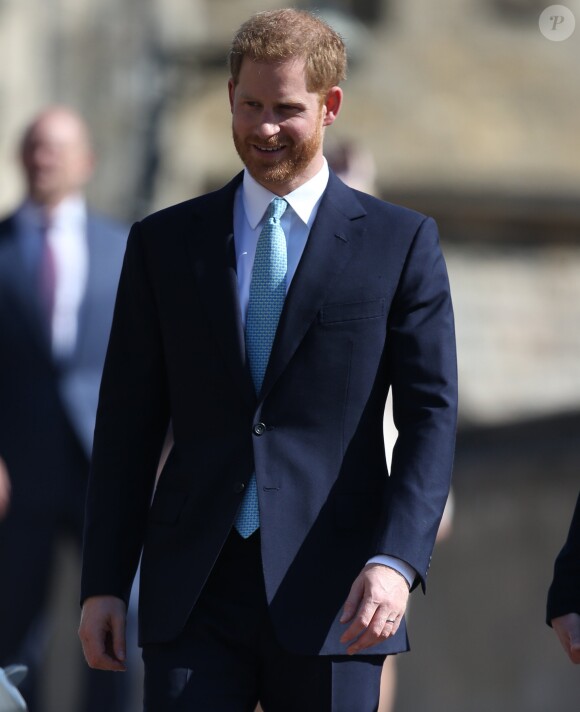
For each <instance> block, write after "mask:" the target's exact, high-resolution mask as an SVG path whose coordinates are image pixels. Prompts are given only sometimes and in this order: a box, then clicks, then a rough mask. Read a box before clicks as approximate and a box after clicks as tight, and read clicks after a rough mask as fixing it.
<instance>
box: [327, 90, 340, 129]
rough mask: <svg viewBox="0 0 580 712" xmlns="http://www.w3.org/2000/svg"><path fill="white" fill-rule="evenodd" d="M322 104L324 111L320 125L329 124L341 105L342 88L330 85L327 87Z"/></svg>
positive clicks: (333, 119)
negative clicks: (329, 87) (330, 86)
mask: <svg viewBox="0 0 580 712" xmlns="http://www.w3.org/2000/svg"><path fill="white" fill-rule="evenodd" d="M322 106H323V112H324V120H323V123H322V125H323V126H330V124H333V123H334V121H335V119H336V117H337V116H338V112H339V111H340V107H341V106H342V89H341V88H340V87H332V88H331V89H329V90H328V92H327V94H326V98H325V99H324V102H323V105H322Z"/></svg>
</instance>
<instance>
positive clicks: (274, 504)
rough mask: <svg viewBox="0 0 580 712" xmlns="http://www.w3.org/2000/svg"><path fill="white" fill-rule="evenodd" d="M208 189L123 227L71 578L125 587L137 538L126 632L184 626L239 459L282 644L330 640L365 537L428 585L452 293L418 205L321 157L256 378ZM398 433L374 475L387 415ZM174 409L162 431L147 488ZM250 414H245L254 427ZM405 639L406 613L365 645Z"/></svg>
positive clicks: (444, 448)
mask: <svg viewBox="0 0 580 712" xmlns="http://www.w3.org/2000/svg"><path fill="white" fill-rule="evenodd" d="M240 179H241V176H237V177H236V178H235V179H234V180H233V181H232V182H231V183H230V184H228V185H227V186H226V187H225V188H223V189H221V190H219V191H217V192H215V193H211V194H208V195H205V196H202V197H199V198H196V199H193V200H190V201H188V202H185V203H183V204H180V205H177V206H174V207H171V208H168V209H166V210H163V211H161V212H159V213H156V214H154V215H152V216H150V217H148V218H147V219H145V220H144V221H142V222H140V223H137V224H135V225H134V227H133V229H132V231H131V234H130V237H129V242H128V246H127V252H126V256H125V263H124V267H123V272H122V276H121V282H120V287H119V295H118V301H117V305H116V309H115V316H114V320H113V328H112V333H111V340H110V344H109V351H108V355H107V360H106V364H105V370H104V375H103V383H102V387H101V396H100V403H99V412H98V416H97V426H96V431H95V448H94V453H93V462H92V469H91V476H90V481H89V493H88V499H87V518H86V531H85V552H84V571H83V583H82V595H83V597H84V598H86V597H87V596H90V595H96V594H113V595H117V596H120V597H123V598H125V599H127V596H128V593H129V589H130V585H131V579H132V577H133V575H134V572H135V569H136V567H137V563H138V559H139V555H140V553H141V550H142V548H143V558H142V564H141V588H140V623H141V642H143V643H149V642H156V641H167V640H171V639H173V638H174V637H175V636H177V635H178V634H179V632H180V631H181V629H182V628H183V626H184V624H185V621H186V619H187V617H188V615H189V613H190V611H191V609H192V607H193V606H194V604H195V602H196V599H197V597H198V595H199V592H200V590H201V588H202V587H203V585H204V582H205V581H206V579H207V576H208V574H209V572H210V570H211V568H212V566H213V564H214V562H215V560H216V558H217V556H218V554H219V552H220V548H221V546H222V545H223V543H224V541H225V539H226V537H227V536H228V533H229V532H230V530H231V527H232V523H233V521H234V518H235V515H236V511H237V509H238V507H239V505H240V502H241V499H242V496H243V490H244V487H245V485H246V483H247V482H248V479H249V477H250V475H251V473H252V472H253V471H254V470H255V472H256V478H257V484H258V495H259V503H260V513H261V514H260V521H261V542H262V544H261V546H262V560H263V571H264V579H265V584H266V593H267V599H268V604H269V610H270V614H271V617H272V621H273V624H274V627H275V630H276V635H277V636H278V638H279V640H280V642H281V643H282V644H283V645H284V646H285V647H286V648H287V649H289V650H293V651H297V652H303V653H321V654H342V653H344V645H341V644H340V643H339V637H340V635H341V633H342V631H343V630H344V627H343V626H341V625H340V624H339V623H338V618H339V616H340V613H341V609H342V605H343V603H344V600H345V599H346V596H347V595H348V592H349V589H350V586H351V584H352V582H353V581H354V579H355V577H356V576H357V575H358V573H359V572H360V570H361V568H362V567H363V566H364V565H365V563H366V561H367V559H368V558H369V557H370V556H372V555H373V554H376V553H385V554H391V555H393V556H397V557H399V558H401V559H403V560H405V561H407V562H408V563H409V564H411V565H412V566H413V567H414V568H415V569H416V570H417V572H418V581H417V583H418V582H422V583H423V584H424V581H425V577H426V576H427V570H428V568H429V564H430V559H431V551H432V547H433V543H434V540H435V535H436V532H437V528H438V524H439V520H440V518H441V514H442V511H443V507H444V504H445V500H446V497H447V494H448V490H449V484H450V476H451V468H452V459H453V450H454V435H455V427H456V385H457V383H456V361H455V346H454V328H453V315H452V308H451V300H450V294H449V286H448V280H447V275H446V270H445V265H444V260H443V257H442V254H441V251H440V249H439V244H438V235H437V229H436V226H435V223H434V222H433V220H431V219H429V218H426V217H425V216H423V215H420V214H418V213H415V212H412V211H410V210H406V209H403V208H400V207H395V206H393V205H390V204H387V203H384V202H382V201H379V200H376V199H375V198H372V197H370V196H368V195H365V194H363V193H359V192H356V191H353V190H352V189H350V188H347V187H346V186H345V185H344V184H343V183H342V182H341V181H340V180H339V179H338V178H337V177H336V176H335V175H333V174H331V177H330V181H329V185H328V187H327V190H326V192H325V194H324V196H323V199H322V202H321V204H320V208H319V211H318V214H317V217H316V220H315V222H314V225H313V227H312V230H311V232H310V235H309V238H308V242H307V244H306V248H305V250H304V254H303V256H302V259H301V262H300V264H299V266H298V269H297V271H296V274H295V276H294V279H293V281H292V284H291V286H290V289H289V292H288V296H287V299H286V302H285V306H284V310H283V313H282V316H281V319H280V323H279V327H278V331H277V335H276V339H275V342H274V345H273V348H272V352H271V357H270V362H269V365H268V369H267V372H266V375H265V378H264V382H263V386H262V390H261V392H260V393H259V394H258V395H257V396H256V394H255V393H254V390H253V386H252V381H251V377H250V373H249V369H248V364H247V359H246V353H245V347H244V330H243V325H242V323H241V318H240V308H239V303H238V288H237V279H236V271H235V254H234V241H233V235H232V231H233V200H234V194H235V191H236V188H237V187H238V185H239V183H240ZM390 387H392V389H393V395H394V415H395V420H396V425H397V427H398V429H399V433H400V435H399V438H398V441H397V444H396V447H395V450H394V456H393V465H392V472H391V474H390V477H389V475H388V472H387V465H386V461H385V445H384V440H383V413H384V408H385V401H386V397H387V393H388V390H389V388H390ZM170 419H171V422H172V426H173V433H174V438H175V444H174V447H173V449H172V451H171V454H170V456H169V458H168V460H167V463H166V465H165V467H164V469H163V471H162V473H161V475H160V478H159V482H158V485H157V488H156V491H155V496H154V499H153V502H152V504H151V506H150V502H151V497H152V493H153V487H154V480H155V470H156V466H157V461H158V458H159V451H160V447H161V443H162V440H163V437H164V435H165V432H166V428H167V425H168V421H169V420H170ZM257 424H263V425H262V426H260V427H257V428H256V427H255V426H256V425H257ZM406 648H407V639H406V631H405V627H404V626H402V627H401V629H400V631H399V632H398V634H397V635H396V636H394V638H392V639H389V640H388V641H386V642H385V643H383V644H381V645H380V646H377V647H376V648H375V650H376V652H395V651H400V650H404V649H406Z"/></svg>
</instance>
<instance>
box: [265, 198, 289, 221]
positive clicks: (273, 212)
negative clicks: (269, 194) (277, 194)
mask: <svg viewBox="0 0 580 712" xmlns="http://www.w3.org/2000/svg"><path fill="white" fill-rule="evenodd" d="M287 207H288V203H287V202H286V201H285V200H284V198H274V200H273V201H272V202H271V203H270V205H268V210H267V211H266V221H268V220H271V219H272V218H274V219H275V220H280V218H281V217H282V215H284V212H285V210H286V208H287Z"/></svg>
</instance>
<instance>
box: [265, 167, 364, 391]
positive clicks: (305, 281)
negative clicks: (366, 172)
mask: <svg viewBox="0 0 580 712" xmlns="http://www.w3.org/2000/svg"><path fill="white" fill-rule="evenodd" d="M364 215H365V210H364V209H363V208H362V206H361V205H360V203H359V202H358V200H357V199H356V197H355V195H354V193H353V192H352V191H351V190H350V189H349V188H347V187H346V186H345V185H344V184H343V183H342V182H341V181H339V180H338V178H336V177H335V176H333V175H332V174H331V178H330V182H329V186H328V189H327V192H326V194H325V196H324V198H323V200H322V202H321V204H320V207H319V210H318V215H317V216H316V220H315V221H314V224H313V226H312V230H311V231H310V235H309V236H308V240H307V242H306V247H305V249H304V253H303V255H302V258H301V260H300V263H299V265H298V269H297V270H296V274H295V275H294V279H293V280H292V284H291V285H290V289H289V290H288V296H287V298H286V302H285V304H284V309H283V311H282V315H281V317H280V322H279V324H278V331H277V333H276V338H275V341H274V344H273V346H272V353H271V355H270V361H269V363H268V368H267V370H266V375H265V377H264V383H263V386H262V391H261V393H260V398H264V397H265V396H266V395H267V393H268V392H269V390H270V389H271V388H272V386H273V384H274V382H275V381H276V380H277V379H278V378H279V376H280V374H281V373H282V371H283V370H284V369H285V368H286V366H287V365H288V362H289V361H290V359H291V358H292V356H293V355H294V353H295V351H296V349H297V348H298V346H299V344H300V342H301V341H302V339H303V338H304V336H305V334H306V332H307V331H308V328H309V327H310V325H311V324H312V322H313V321H314V320H315V318H316V315H317V313H318V311H319V310H320V308H321V306H322V304H323V303H324V298H325V296H326V293H327V291H328V289H329V287H330V285H331V284H332V282H333V280H334V279H335V278H336V277H337V276H338V275H339V274H340V273H341V272H342V271H343V269H344V268H345V267H346V265H347V263H348V261H349V259H350V256H351V254H352V250H353V249H354V245H355V244H356V240H357V237H358V236H359V235H360V233H361V232H363V231H364V229H365V228H364V220H363V221H361V220H357V219H356V218H361V217H363V216H364Z"/></svg>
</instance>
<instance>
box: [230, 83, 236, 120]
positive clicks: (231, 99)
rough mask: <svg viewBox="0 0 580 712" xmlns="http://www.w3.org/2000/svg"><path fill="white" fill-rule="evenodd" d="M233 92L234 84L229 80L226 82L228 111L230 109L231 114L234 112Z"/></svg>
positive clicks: (234, 89)
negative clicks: (228, 101) (228, 102)
mask: <svg viewBox="0 0 580 712" xmlns="http://www.w3.org/2000/svg"><path fill="white" fill-rule="evenodd" d="M235 91H236V87H235V84H234V80H233V79H229V81H228V96H229V98H230V109H231V111H232V113H233V111H234V93H235Z"/></svg>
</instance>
